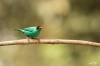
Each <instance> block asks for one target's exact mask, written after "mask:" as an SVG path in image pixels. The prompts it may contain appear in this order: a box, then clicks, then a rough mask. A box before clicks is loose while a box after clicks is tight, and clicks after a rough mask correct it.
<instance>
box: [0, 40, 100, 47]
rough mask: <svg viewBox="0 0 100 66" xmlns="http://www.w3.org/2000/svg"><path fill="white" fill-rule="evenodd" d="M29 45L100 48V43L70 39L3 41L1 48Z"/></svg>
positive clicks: (0, 43) (0, 44)
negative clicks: (67, 45) (66, 45)
mask: <svg viewBox="0 0 100 66" xmlns="http://www.w3.org/2000/svg"><path fill="white" fill-rule="evenodd" d="M26 44H27V45H28V44H70V45H71V44H73V45H87V46H89V45H90V46H96V47H100V43H96V42H91V41H84V40H68V39H40V41H38V40H36V39H30V42H28V40H27V39H20V40H12V41H3V42H0V46H9V45H26Z"/></svg>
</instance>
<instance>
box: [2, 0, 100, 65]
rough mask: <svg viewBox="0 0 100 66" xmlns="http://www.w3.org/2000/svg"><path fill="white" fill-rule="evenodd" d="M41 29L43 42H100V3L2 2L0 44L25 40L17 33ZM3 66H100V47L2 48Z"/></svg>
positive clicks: (70, 0)
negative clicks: (68, 40)
mask: <svg viewBox="0 0 100 66" xmlns="http://www.w3.org/2000/svg"><path fill="white" fill-rule="evenodd" d="M33 25H41V26H43V27H44V29H43V30H42V32H41V35H40V36H39V37H40V38H51V39H52V38H58V39H59V38H60V39H81V40H89V41H95V42H100V0H0V41H7V40H17V39H23V38H25V36H24V35H23V34H22V33H20V32H18V31H17V29H19V28H23V27H28V26H33ZM0 66H100V49H99V47H91V46H79V45H62V44H61V45H57V44H56V45H50V44H48V45H24V46H3V47H0Z"/></svg>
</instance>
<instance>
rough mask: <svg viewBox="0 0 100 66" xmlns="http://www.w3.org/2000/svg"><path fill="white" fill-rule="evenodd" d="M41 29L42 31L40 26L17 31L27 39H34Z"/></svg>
mask: <svg viewBox="0 0 100 66" xmlns="http://www.w3.org/2000/svg"><path fill="white" fill-rule="evenodd" d="M41 29H42V27H41V26H32V27H27V28H22V29H18V30H19V31H21V32H23V33H24V34H25V35H26V36H27V37H28V38H31V39H35V38H37V37H38V35H39V34H40V31H41Z"/></svg>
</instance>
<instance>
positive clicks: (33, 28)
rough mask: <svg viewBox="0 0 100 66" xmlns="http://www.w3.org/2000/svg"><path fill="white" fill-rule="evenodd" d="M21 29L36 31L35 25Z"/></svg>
mask: <svg viewBox="0 0 100 66" xmlns="http://www.w3.org/2000/svg"><path fill="white" fill-rule="evenodd" d="M23 30H25V31H30V32H34V31H36V27H28V28H23Z"/></svg>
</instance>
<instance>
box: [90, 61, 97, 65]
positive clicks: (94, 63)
mask: <svg viewBox="0 0 100 66" xmlns="http://www.w3.org/2000/svg"><path fill="white" fill-rule="evenodd" d="M89 64H93V65H96V64H97V62H96V61H92V62H90V63H89Z"/></svg>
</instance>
